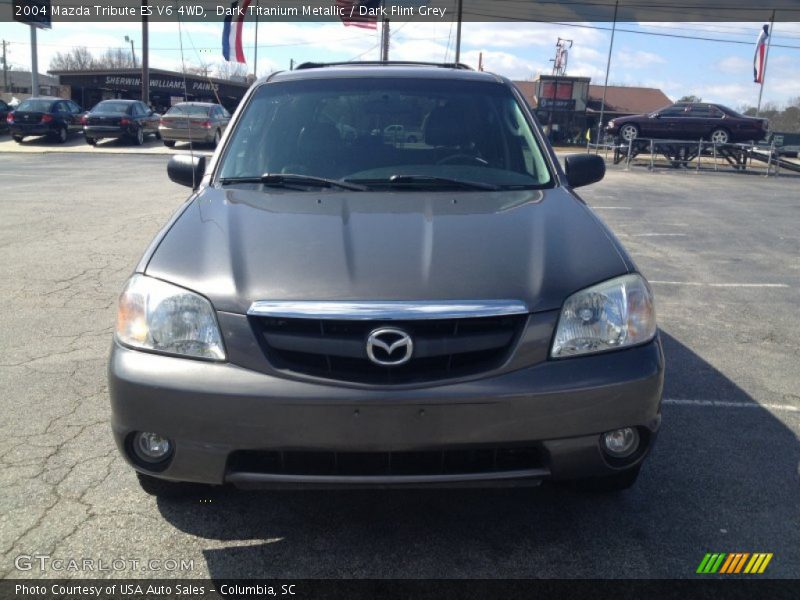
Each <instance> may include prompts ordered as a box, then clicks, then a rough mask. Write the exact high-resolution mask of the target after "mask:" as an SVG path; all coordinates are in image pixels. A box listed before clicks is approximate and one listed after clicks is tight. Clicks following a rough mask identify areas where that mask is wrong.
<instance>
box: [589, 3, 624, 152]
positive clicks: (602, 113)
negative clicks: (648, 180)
mask: <svg viewBox="0 0 800 600" xmlns="http://www.w3.org/2000/svg"><path fill="white" fill-rule="evenodd" d="M618 10H619V0H616V1H615V2H614V25H613V26H612V27H611V43H610V44H609V45H608V60H607V61H606V81H605V83H604V84H603V99H602V100H601V101H600V121H599V122H598V123H597V140H595V141H596V142H597V143H598V144H599V143H600V142H601V140H602V139H603V117H604V116H605V113H606V92H607V91H608V73H609V71H611V51H612V50H614V34H615V33H616V32H617V11H618ZM598 151H599V148H598V147H597V146H595V149H594V153H595V154H597V152H598Z"/></svg>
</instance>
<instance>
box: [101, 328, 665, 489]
mask: <svg viewBox="0 0 800 600" xmlns="http://www.w3.org/2000/svg"><path fill="white" fill-rule="evenodd" d="M663 381H664V357H663V352H662V349H661V343H660V341H659V340H658V339H656V340H654V341H653V342H651V343H649V344H646V345H644V346H639V347H636V348H631V349H627V350H622V351H617V352H610V353H606V354H600V355H596V356H591V357H583V358H572V359H567V360H557V361H545V362H542V363H539V364H537V365H535V366H532V367H529V368H525V369H520V370H516V371H512V372H509V373H504V374H501V375H496V376H492V377H485V378H483V379H474V380H471V381H466V382H458V383H453V384H449V385H437V386H431V387H418V388H413V389H396V390H395V389H389V388H376V389H363V388H360V389H356V388H353V387H346V386H342V385H325V384H320V383H313V382H306V381H297V380H294V379H286V378H283V377H276V376H274V375H269V374H265V373H261V372H257V371H252V370H248V369H244V368H242V367H239V366H236V365H232V364H227V363H209V362H203V361H196V360H190V359H183V358H174V357H168V356H161V355H157V354H150V353H145V352H139V351H135V350H131V349H128V348H124V347H122V346H120V345H119V344H117V343H115V344H114V346H113V348H112V352H111V359H110V363H109V384H110V395H111V407H112V427H113V431H114V436H115V439H116V442H117V445H118V447H119V448H120V451H121V452H122V453H123V455H124V456H125V458H126V460H128V462H129V463H130V464H131V465H132V466H133V467H134V468H136V469H137V470H140V471H142V472H145V473H150V474H152V475H156V476H159V477H163V478H166V479H172V480H179V481H193V482H201V483H212V484H221V483H225V482H232V483H235V484H237V485H241V486H253V485H255V486H281V484H289V485H295V484H309V485H325V486H327V485H336V484H344V485H371V484H372V485H380V486H391V485H394V484H398V485H407V484H412V485H416V484H425V485H427V484H445V485H458V484H460V483H470V484H480V483H487V484H490V483H492V482H498V481H503V482H504V483H509V482H519V483H525V482H528V483H530V482H534V483H535V482H538V481H539V480H541V479H542V478H545V477H549V478H553V479H570V478H579V477H593V476H602V475H607V474H612V473H615V472H618V471H619V470H620V469H625V468H631V467H633V466H635V465H637V464H639V463H640V462H641V461H642V460H643V459H644V457H645V456H646V455H647V452H648V450H649V448H650V446H652V442H653V441H654V439H655V434H656V433H657V430H658V427H659V424H660V404H661V393H662V388H663ZM633 426H636V427H639V428H640V431H641V432H642V433H643V439H644V440H645V444H644V446H643V448H642V450H641V452H639V453H637V454H636V455H634V456H633V457H632V458H631V459H630V460H628V461H626V462H625V463H624V464H621V463H619V462H615V461H614V460H609V459H607V458H606V457H605V455H604V454H603V452H602V451H601V449H600V445H599V437H600V434H601V433H603V432H605V431H609V430H613V429H617V428H620V427H633ZM136 431H153V432H156V433H158V434H160V435H162V436H165V437H168V438H170V439H171V440H173V441H174V443H175V451H174V454H173V456H172V458H171V461H170V462H169V464H168V465H167V467H166V468H165V469H163V470H161V471H159V472H151V471H149V470H147V469H145V468H143V467H142V466H141V464H137V463H136V462H135V461H133V460H131V456H130V454H129V452H128V448H127V443H126V441H127V440H129V438H130V435H131V434H132V433H133V432H136ZM510 444H512V445H513V444H518V445H525V446H528V447H530V446H536V447H537V448H539V449H540V450H541V455H542V457H543V458H542V464H541V466H540V468H538V469H528V470H526V471H524V472H523V471H520V472H516V473H514V472H506V473H500V474H498V473H479V474H478V473H463V474H462V476H460V477H458V476H457V477H452V475H447V476H445V475H442V476H436V475H432V476H425V477H416V478H414V477H412V478H410V479H409V478H405V479H403V478H397V477H393V476H389V477H361V478H355V479H354V478H352V477H336V476H332V477H326V478H319V477H314V476H305V475H299V476H298V475H280V474H277V475H276V474H274V473H273V474H270V473H266V474H265V473H254V472H243V471H233V470H231V468H230V465H231V461H230V460H229V459H230V457H231V455H232V453H234V452H236V451H273V450H274V451H281V452H282V451H309V452H321V451H322V452H339V453H342V452H353V453H356V452H357V453H370V452H413V451H426V450H443V451H444V450H450V449H460V448H467V449H468V448H481V447H487V446H492V445H495V446H496V445H510Z"/></svg>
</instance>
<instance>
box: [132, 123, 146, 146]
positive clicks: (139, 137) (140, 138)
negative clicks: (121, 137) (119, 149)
mask: <svg viewBox="0 0 800 600" xmlns="http://www.w3.org/2000/svg"><path fill="white" fill-rule="evenodd" d="M134 141H135V142H136V145H137V146H141V145H142V144H144V130H143V129H142V128H141V127H139V129H137V130H136V137H135V138H134Z"/></svg>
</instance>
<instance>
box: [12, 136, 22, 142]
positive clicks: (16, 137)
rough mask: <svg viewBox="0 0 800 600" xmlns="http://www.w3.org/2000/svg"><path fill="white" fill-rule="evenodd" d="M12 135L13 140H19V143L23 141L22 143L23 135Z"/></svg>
mask: <svg viewBox="0 0 800 600" xmlns="http://www.w3.org/2000/svg"><path fill="white" fill-rule="evenodd" d="M11 137H12V138H13V140H14V141H15V142H17V143H18V144H21V143H22V136H21V135H12V136H11Z"/></svg>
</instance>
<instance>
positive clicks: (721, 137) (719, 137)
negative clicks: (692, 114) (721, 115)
mask: <svg viewBox="0 0 800 600" xmlns="http://www.w3.org/2000/svg"><path fill="white" fill-rule="evenodd" d="M709 139H710V140H711V141H712V142H714V143H715V144H727V143H728V142H729V141H730V139H731V134H730V133H728V130H727V129H722V128H721V127H720V128H719V129H715V130H714V131H712V132H711V135H710V136H709Z"/></svg>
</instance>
